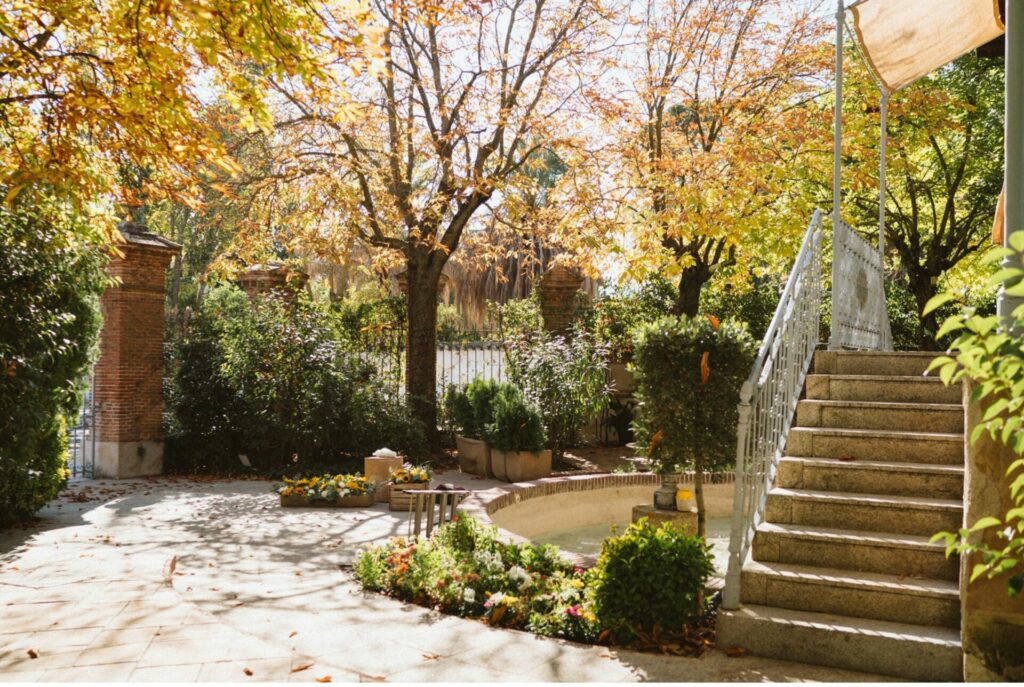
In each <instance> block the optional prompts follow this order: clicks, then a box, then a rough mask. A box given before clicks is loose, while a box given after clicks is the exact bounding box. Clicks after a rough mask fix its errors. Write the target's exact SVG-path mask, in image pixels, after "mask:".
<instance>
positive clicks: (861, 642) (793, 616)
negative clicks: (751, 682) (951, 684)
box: [717, 604, 963, 682]
mask: <svg viewBox="0 0 1024 687" xmlns="http://www.w3.org/2000/svg"><path fill="white" fill-rule="evenodd" d="M717 634H718V640H717V644H718V646H719V647H721V648H723V649H724V648H729V647H733V646H739V647H743V648H745V649H747V651H749V652H750V653H752V654H754V655H757V656H769V657H775V658H780V659H785V660H787V661H800V662H803V663H813V664H817V665H825V666H833V667H836V668H845V669H847V670H860V671H864V672H870V673H878V674H882V675H890V676H893V677H901V678H906V679H909V680H917V681H923V682H941V681H956V682H959V681H962V680H963V667H962V664H963V652H962V651H961V649H960V633H959V631H957V630H954V629H950V628H947V627H935V626H927V625H910V624H907V623H894V622H890V621H885V620H870V619H866V618H848V617H843V616H835V615H829V614H825V613H813V612H809V611H795V610H791V609H785V608H770V607H767V606H759V605H754V604H751V605H746V606H742V607H740V608H738V609H736V610H720V611H719V612H718V620H717Z"/></svg>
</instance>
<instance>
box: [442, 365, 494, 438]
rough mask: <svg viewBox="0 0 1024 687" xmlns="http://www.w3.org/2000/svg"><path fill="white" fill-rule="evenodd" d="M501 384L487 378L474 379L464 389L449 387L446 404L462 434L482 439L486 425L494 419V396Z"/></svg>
mask: <svg viewBox="0 0 1024 687" xmlns="http://www.w3.org/2000/svg"><path fill="white" fill-rule="evenodd" d="M500 388H501V385H500V384H498V383H497V382H495V381H492V380H489V379H474V380H473V381H472V382H470V383H469V384H467V385H466V387H465V388H464V389H454V388H453V389H451V390H450V391H449V392H448V393H449V400H448V405H449V407H450V408H451V416H452V422H453V423H454V424H455V427H456V428H457V429H458V430H459V432H460V433H461V434H462V436H464V437H467V438H469V439H483V438H484V434H485V432H486V431H487V425H489V424H490V423H491V422H493V421H494V408H493V405H494V397H495V396H496V395H497V394H498V390H499V389H500Z"/></svg>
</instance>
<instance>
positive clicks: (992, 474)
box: [960, 383, 1024, 682]
mask: <svg viewBox="0 0 1024 687" xmlns="http://www.w3.org/2000/svg"><path fill="white" fill-rule="evenodd" d="M972 390H973V385H972V384H971V383H967V384H964V408H965V411H966V415H967V422H966V429H965V432H966V436H967V438H968V439H969V438H970V435H971V432H973V431H974V428H975V427H977V426H978V424H980V422H981V413H982V409H981V408H980V407H979V405H978V404H977V403H972V402H971V401H970V398H971V396H970V395H971V391H972ZM965 443H966V448H965V453H966V475H965V478H964V527H969V526H970V525H971V524H972V523H974V522H976V521H977V520H979V519H980V518H982V517H984V516H987V515H995V516H997V517H998V516H1001V515H1002V514H1003V513H1005V512H1006V511H1007V510H1009V508H1010V507H1011V501H1010V485H1009V479H1007V477H1006V468H1007V467H1009V465H1010V463H1011V461H1013V460H1014V458H1016V456H1015V454H1014V453H1013V452H1012V451H1011V450H1010V449H1009V448H1007V447H1006V446H1004V445H1003V444H1000V443H998V442H996V441H993V440H992V439H990V438H989V436H988V435H987V434H983V435H982V436H980V437H979V438H978V440H977V441H976V442H975V443H974V444H973V445H971V444H970V442H969V441H968V442H965ZM990 540H991V542H990V543H991V544H993V545H996V544H997V541H998V540H995V538H994V537H991V534H990ZM979 561H980V555H978V554H975V555H972V556H964V557H963V559H962V560H961V561H960V610H961V638H962V642H963V648H964V678H965V680H967V681H971V682H976V681H983V682H989V681H996V680H1010V681H1013V682H1021V681H1024V597H1021V596H1018V597H1017V598H1016V599H1010V598H1009V597H1008V596H1007V594H1006V577H1005V576H1001V577H997V578H995V579H993V580H988V579H985V578H980V579H978V580H976V581H975V582H973V583H968V580H970V579H971V570H972V569H973V568H974V566H975V564H976V563H978V562H979Z"/></svg>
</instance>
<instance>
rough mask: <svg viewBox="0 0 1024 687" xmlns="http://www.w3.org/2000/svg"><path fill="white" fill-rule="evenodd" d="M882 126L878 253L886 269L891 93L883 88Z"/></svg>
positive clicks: (881, 89) (880, 140) (880, 136)
mask: <svg viewBox="0 0 1024 687" xmlns="http://www.w3.org/2000/svg"><path fill="white" fill-rule="evenodd" d="M879 90H880V92H881V94H882V98H881V107H880V109H881V116H882V124H881V127H880V132H879V138H878V153H879V155H878V253H879V255H881V256H882V267H883V268H884V267H885V144H886V131H887V129H886V126H887V123H888V119H889V91H887V90H886V89H885V87H884V86H882V87H881V88H880V89H879Z"/></svg>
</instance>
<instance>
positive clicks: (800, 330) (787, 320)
mask: <svg viewBox="0 0 1024 687" xmlns="http://www.w3.org/2000/svg"><path fill="white" fill-rule="evenodd" d="M821 244H822V229H821V212H820V211H818V210H815V211H814V216H813V217H812V218H811V223H810V226H809V227H808V228H807V233H806V234H805V235H804V239H803V243H802V245H801V247H800V252H799V253H798V254H797V257H796V262H795V263H794V264H793V269H792V270H791V271H790V273H789V279H788V280H787V282H786V288H785V289H784V290H783V292H782V296H781V298H780V299H779V305H778V307H777V308H776V309H775V315H774V317H772V322H771V325H770V326H769V327H768V332H767V333H766V334H765V336H764V340H763V341H762V342H761V348H760V350H759V351H758V354H757V358H756V359H755V361H754V366H753V369H752V370H751V371H750V376H749V377H748V378H747V381H746V382H744V384H743V387H742V388H741V390H740V403H739V424H738V426H737V443H736V487H735V494H734V497H733V515H732V532H731V536H730V538H729V568H728V572H727V573H726V577H725V591H724V593H723V598H722V602H723V604H722V605H723V606H724V607H725V608H737V607H738V606H739V604H740V572H741V570H742V567H743V563H744V561H745V560H746V558H747V556H748V555H749V553H750V546H751V543H752V542H753V538H754V531H755V530H756V529H757V526H758V525H759V524H760V523H761V520H762V519H763V518H764V508H765V502H766V500H767V498H768V489H769V488H770V487H771V484H772V482H773V481H774V479H775V468H776V466H777V465H778V460H779V457H780V455H781V454H782V449H783V447H784V446H785V442H786V435H787V433H788V432H789V427H790V424H791V423H792V421H793V415H794V413H795V412H796V404H797V402H798V401H799V400H800V391H801V389H803V385H804V379H805V377H806V376H807V371H808V369H809V368H810V365H811V359H812V358H813V357H814V351H815V349H816V348H817V345H818V338H819V334H818V329H819V326H820V321H821V301H822V293H823V288H822V283H821Z"/></svg>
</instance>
